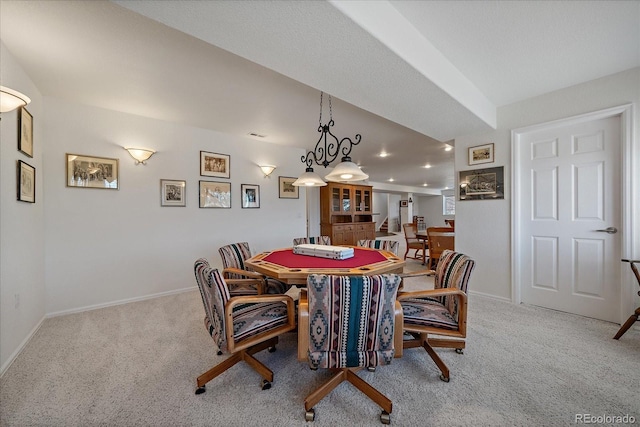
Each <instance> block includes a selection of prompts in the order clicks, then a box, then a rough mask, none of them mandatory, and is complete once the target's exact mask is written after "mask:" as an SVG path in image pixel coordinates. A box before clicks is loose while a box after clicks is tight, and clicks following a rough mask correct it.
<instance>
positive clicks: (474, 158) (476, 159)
mask: <svg viewBox="0 0 640 427" xmlns="http://www.w3.org/2000/svg"><path fill="white" fill-rule="evenodd" d="M493 161H494V160H493V144H484V145H478V146H476V147H469V166H471V165H479V164H480V163H493Z"/></svg>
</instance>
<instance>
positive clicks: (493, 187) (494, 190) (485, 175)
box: [458, 166, 504, 200]
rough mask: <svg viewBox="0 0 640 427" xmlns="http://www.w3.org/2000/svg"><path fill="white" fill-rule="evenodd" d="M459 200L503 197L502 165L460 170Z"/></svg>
mask: <svg viewBox="0 0 640 427" xmlns="http://www.w3.org/2000/svg"><path fill="white" fill-rule="evenodd" d="M458 183H459V188H460V200H496V199H504V167H503V166H500V167H497V168H487V169H474V170H468V171H460V177H459V181H458Z"/></svg>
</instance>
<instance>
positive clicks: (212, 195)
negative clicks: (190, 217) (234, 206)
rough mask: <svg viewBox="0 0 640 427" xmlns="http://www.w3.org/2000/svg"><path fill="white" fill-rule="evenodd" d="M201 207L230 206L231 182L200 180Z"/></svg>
mask: <svg viewBox="0 0 640 427" xmlns="http://www.w3.org/2000/svg"><path fill="white" fill-rule="evenodd" d="M200 207H201V208H227V209H228V208H231V183H230V182H218V181H200Z"/></svg>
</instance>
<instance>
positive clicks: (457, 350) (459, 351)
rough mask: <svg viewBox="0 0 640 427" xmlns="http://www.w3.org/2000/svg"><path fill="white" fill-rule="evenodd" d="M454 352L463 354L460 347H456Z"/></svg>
mask: <svg viewBox="0 0 640 427" xmlns="http://www.w3.org/2000/svg"><path fill="white" fill-rule="evenodd" d="M456 353H458V354H464V350H463V349H461V348H456Z"/></svg>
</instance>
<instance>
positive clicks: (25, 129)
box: [18, 107, 33, 157]
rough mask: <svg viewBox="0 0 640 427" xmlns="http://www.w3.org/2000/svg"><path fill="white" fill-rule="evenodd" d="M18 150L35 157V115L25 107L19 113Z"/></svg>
mask: <svg viewBox="0 0 640 427" xmlns="http://www.w3.org/2000/svg"><path fill="white" fill-rule="evenodd" d="M18 150H20V151H22V152H23V153H24V154H26V155H27V156H29V157H33V116H32V115H31V113H29V112H28V111H27V109H26V108H24V107H22V108H20V112H19V113H18Z"/></svg>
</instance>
